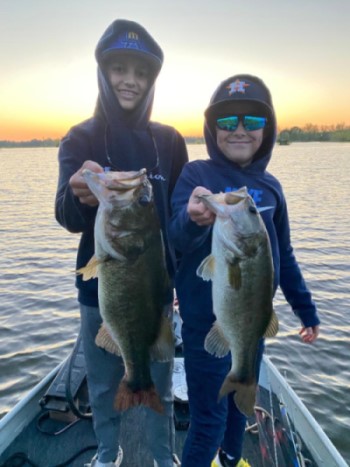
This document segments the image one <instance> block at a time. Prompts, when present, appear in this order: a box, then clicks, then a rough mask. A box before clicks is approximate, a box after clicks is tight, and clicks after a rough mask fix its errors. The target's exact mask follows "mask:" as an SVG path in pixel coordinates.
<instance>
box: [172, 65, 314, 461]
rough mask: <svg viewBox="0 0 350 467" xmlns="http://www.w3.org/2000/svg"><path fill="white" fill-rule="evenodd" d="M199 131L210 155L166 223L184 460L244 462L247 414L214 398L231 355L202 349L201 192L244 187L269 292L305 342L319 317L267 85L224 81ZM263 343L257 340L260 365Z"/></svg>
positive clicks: (248, 79) (206, 314)
mask: <svg viewBox="0 0 350 467" xmlns="http://www.w3.org/2000/svg"><path fill="white" fill-rule="evenodd" d="M204 135H205V141H206V145H207V150H208V153H209V157H210V159H208V160H197V161H193V162H190V163H188V164H187V165H186V166H185V167H184V169H183V171H182V174H181V176H180V178H179V179H178V181H177V184H176V187H175V190H174V193H173V197H172V209H173V215H172V218H171V223H170V235H171V238H172V239H173V241H174V245H175V248H176V249H177V250H178V251H179V252H180V253H181V254H182V256H181V260H180V263H179V268H178V272H177V275H176V291H177V297H178V300H179V305H180V311H181V316H182V320H183V325H182V336H183V344H184V356H185V369H186V377H187V384H188V395H189V405H190V414H191V423H190V428H189V431H188V435H187V439H186V442H185V446H184V450H183V456H182V466H183V467H210V466H212V467H228V466H230V467H232V466H239V467H247V466H249V464H248V462H246V461H245V460H243V459H242V458H241V457H242V444H243V437H244V429H245V422H246V417H245V416H244V415H243V414H242V413H240V412H239V411H238V409H237V408H236V406H235V404H234V401H233V397H232V393H231V394H229V395H228V396H227V397H224V398H223V399H222V400H221V401H220V402H219V403H218V401H217V399H218V394H219V390H220V387H221V385H222V383H223V380H224V378H225V376H226V375H227V373H228V372H229V370H230V368H231V362H230V360H231V357H230V355H227V356H226V357H223V358H217V357H215V356H212V355H210V354H209V353H207V352H206V351H205V350H204V339H205V337H206V335H207V334H208V332H209V330H210V329H211V326H212V324H213V322H214V321H215V317H214V314H213V310H212V292H211V287H212V286H211V282H205V281H203V280H202V279H201V278H200V277H197V275H196V270H197V268H198V266H199V265H200V263H201V262H202V260H203V259H204V258H205V257H207V256H208V255H209V254H210V251H211V233H212V225H213V223H214V220H215V215H214V214H213V213H212V212H211V211H210V210H209V209H208V208H207V207H206V206H205V205H204V204H203V203H202V202H201V201H200V200H199V199H198V195H199V194H209V193H219V192H225V191H232V190H235V189H238V188H240V187H242V186H246V187H247V188H248V191H249V194H250V195H251V196H252V197H253V199H254V201H255V203H256V205H257V206H258V208H263V209H261V211H262V212H261V215H262V217H263V219H264V222H265V224H266V228H267V231H268V234H269V237H270V242H271V248H272V255H273V263H274V270H275V275H274V290H276V288H277V287H278V286H280V287H281V289H282V291H283V293H284V295H285V297H286V299H287V301H288V303H289V304H290V305H291V307H292V309H293V312H294V313H295V315H296V316H297V317H298V318H299V320H300V321H301V323H302V329H301V331H300V334H301V338H302V340H303V341H304V342H308V343H311V342H313V341H314V340H315V339H316V338H317V335H318V331H319V319H318V316H317V311H316V307H315V304H314V303H313V301H312V298H311V294H310V292H309V290H308V289H307V287H306V285H305V282H304V279H303V276H302V273H301V271H300V268H299V266H298V263H297V261H296V259H295V256H294V254H293V248H292V245H291V240H290V229H289V221H288V213H287V205H286V200H285V198H284V195H283V191H282V187H281V185H280V183H279V182H278V180H277V179H276V178H275V177H273V176H272V175H271V174H269V173H268V172H267V171H266V167H267V165H268V163H269V161H270V158H271V152H272V148H273V145H274V143H275V138H276V120H275V114H274V109H273V105H272V99H271V95H270V92H269V90H268V89H267V87H266V86H265V84H264V83H263V82H262V81H261V80H260V79H259V78H257V77H255V76H251V75H245V74H244V75H236V76H232V77H230V78H228V79H227V80H225V81H223V82H222V83H221V84H220V85H219V87H218V88H217V90H216V91H215V93H214V95H213V97H212V99H211V101H210V104H209V106H208V108H207V110H206V111H205V126H204ZM263 346H264V344H263V341H262V342H261V345H260V349H259V355H258V357H257V371H258V370H259V367H260V362H261V358H262V353H263ZM218 448H220V449H219V451H218V452H217V450H218ZM213 459H214V460H213Z"/></svg>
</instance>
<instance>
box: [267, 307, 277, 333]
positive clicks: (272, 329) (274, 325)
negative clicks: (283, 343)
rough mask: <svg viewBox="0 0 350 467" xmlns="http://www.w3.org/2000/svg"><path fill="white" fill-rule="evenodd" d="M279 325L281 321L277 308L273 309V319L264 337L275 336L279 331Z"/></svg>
mask: <svg viewBox="0 0 350 467" xmlns="http://www.w3.org/2000/svg"><path fill="white" fill-rule="evenodd" d="M278 327H279V323H278V318H277V315H276V312H275V310H272V313H271V319H270V322H269V324H268V326H267V328H266V331H265V333H264V337H275V336H276V334H277V333H278Z"/></svg>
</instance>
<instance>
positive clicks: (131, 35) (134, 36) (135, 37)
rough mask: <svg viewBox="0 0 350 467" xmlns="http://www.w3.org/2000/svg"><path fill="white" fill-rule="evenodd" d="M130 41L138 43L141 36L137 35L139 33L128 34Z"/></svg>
mask: <svg viewBox="0 0 350 467" xmlns="http://www.w3.org/2000/svg"><path fill="white" fill-rule="evenodd" d="M128 39H129V40H132V41H138V40H139V35H138V34H137V32H128Z"/></svg>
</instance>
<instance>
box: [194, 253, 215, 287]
mask: <svg viewBox="0 0 350 467" xmlns="http://www.w3.org/2000/svg"><path fill="white" fill-rule="evenodd" d="M214 271H215V257H214V256H213V255H209V256H207V257H206V258H204V259H203V261H202V262H201V264H200V265H199V266H198V269H197V276H198V277H201V278H202V279H203V280H204V281H210V280H212V279H213V276H214Z"/></svg>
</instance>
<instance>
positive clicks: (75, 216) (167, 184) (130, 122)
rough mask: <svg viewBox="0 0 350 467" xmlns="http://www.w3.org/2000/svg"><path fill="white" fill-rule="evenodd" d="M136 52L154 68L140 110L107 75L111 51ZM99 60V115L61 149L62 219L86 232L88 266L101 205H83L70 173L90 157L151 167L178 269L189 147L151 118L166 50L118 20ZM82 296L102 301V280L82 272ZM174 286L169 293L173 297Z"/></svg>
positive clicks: (82, 254) (81, 259)
mask: <svg viewBox="0 0 350 467" xmlns="http://www.w3.org/2000/svg"><path fill="white" fill-rule="evenodd" d="M115 52H117V53H119V54H122V53H128V54H136V55H137V56H140V57H142V58H143V59H145V60H147V61H148V62H149V64H150V67H151V85H150V87H149V89H148V92H146V94H145V96H144V98H143V99H142V101H141V102H140V103H139V105H138V106H137V108H136V109H134V110H131V111H128V112H126V111H124V110H123V109H122V108H121V106H120V105H119V102H118V100H117V98H116V96H115V95H114V92H113V89H112V87H111V86H110V84H109V81H108V79H107V76H106V71H105V69H106V66H105V65H106V62H107V60H108V57H109V55H110V54H111V53H115ZM95 56H96V60H97V64H98V70H97V72H98V89H99V93H98V99H97V105H96V109H95V113H94V116H93V117H92V118H90V119H88V120H86V121H84V122H82V123H80V124H78V125H76V126H74V127H73V128H71V129H70V131H69V132H68V134H67V135H66V136H65V137H64V138H63V139H62V141H61V144H60V148H59V154H58V159H59V180H58V188H57V193H56V202H55V214H56V219H57V221H58V222H59V223H60V224H61V225H62V226H63V227H64V228H66V229H67V230H68V231H70V232H74V233H81V239H80V244H79V249H78V255H77V263H76V266H77V268H80V267H82V266H85V265H86V264H87V262H88V261H89V259H90V258H91V257H92V255H93V254H94V224H95V216H96V211H97V207H94V208H92V207H90V206H87V205H84V204H81V203H80V201H79V199H78V198H77V197H76V196H74V195H73V192H72V190H71V188H70V185H69V179H70V177H71V176H72V175H73V174H74V173H75V172H76V171H77V170H79V169H80V168H81V166H82V164H83V163H84V162H85V161H86V160H92V161H95V162H97V163H98V164H100V165H101V166H102V167H110V168H112V169H114V170H124V171H127V170H139V169H141V168H143V167H145V168H146V169H147V171H148V176H149V179H150V180H151V183H152V186H153V192H154V199H155V203H156V206H157V210H158V214H159V217H160V222H161V226H162V232H163V238H164V243H165V250H166V258H167V265H168V271H169V274H170V276H171V277H173V276H174V271H175V252H174V249H173V247H172V246H171V244H170V243H169V241H168V222H169V217H170V196H171V193H172V191H173V188H174V186H175V182H176V180H177V178H178V176H179V174H180V172H181V169H182V167H183V165H184V164H185V163H186V162H187V160H188V157H187V149H186V145H185V141H184V139H183V138H182V136H181V135H180V134H179V133H178V132H177V131H176V130H175V129H174V128H172V127H170V126H166V125H162V124H160V123H155V122H151V121H150V116H151V111H152V105H153V97H154V84H155V80H156V77H157V75H158V73H159V71H160V69H161V67H162V64H163V52H162V50H161V49H160V47H159V45H158V44H157V43H156V42H155V40H154V39H153V38H152V37H151V36H150V35H149V34H148V32H147V31H146V30H145V29H144V28H143V27H142V26H140V25H139V24H137V23H135V22H132V21H127V20H116V21H114V22H113V23H112V24H111V25H110V26H109V27H108V28H107V30H106V31H105V33H104V34H103V35H102V37H101V39H100V41H99V42H98V44H97V47H96V52H95ZM76 285H77V287H78V289H79V295H78V300H79V302H80V303H82V304H84V305H87V306H98V296H97V279H93V280H89V281H86V282H84V281H82V279H81V277H80V276H78V277H77V279H76ZM172 292H173V291H172V290H171V291H170V292H169V300H171V296H172Z"/></svg>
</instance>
